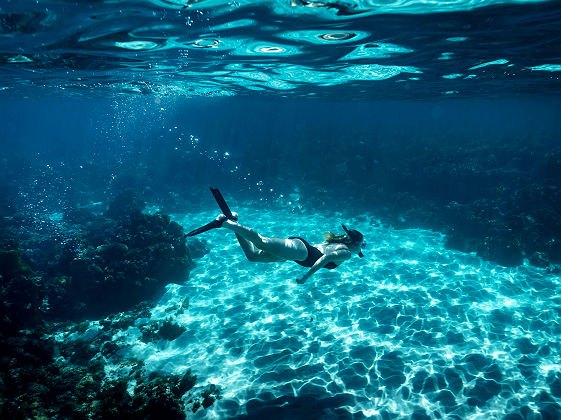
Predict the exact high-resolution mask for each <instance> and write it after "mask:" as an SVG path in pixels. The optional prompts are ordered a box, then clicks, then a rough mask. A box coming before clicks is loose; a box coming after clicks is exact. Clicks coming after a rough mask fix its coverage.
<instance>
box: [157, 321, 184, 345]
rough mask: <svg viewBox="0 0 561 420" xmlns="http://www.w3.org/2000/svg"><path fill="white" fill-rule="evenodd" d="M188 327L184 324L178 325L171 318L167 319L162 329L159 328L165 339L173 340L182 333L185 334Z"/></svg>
mask: <svg viewBox="0 0 561 420" xmlns="http://www.w3.org/2000/svg"><path fill="white" fill-rule="evenodd" d="M186 330H187V328H185V327H184V326H182V325H178V324H176V323H174V322H172V321H170V320H167V321H165V322H164V323H163V324H162V326H161V327H160V329H159V330H158V335H159V336H160V337H161V338H163V339H164V340H168V341H173V340H175V339H176V338H177V337H179V336H180V335H181V334H183V333H184V332H185V331H186Z"/></svg>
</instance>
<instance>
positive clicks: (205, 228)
mask: <svg viewBox="0 0 561 420" xmlns="http://www.w3.org/2000/svg"><path fill="white" fill-rule="evenodd" d="M210 192H211V193H212V195H213V196H214V199H215V200H216V202H217V203H218V207H220V210H222V213H223V214H224V216H226V218H227V219H234V216H233V215H232V212H231V211H230V207H228V204H226V200H224V197H222V194H221V193H220V191H218V188H212V187H210ZM224 220H225V219H224ZM224 220H213V221H212V222H210V223H207V224H206V225H204V226H201V227H200V228H197V229H195V230H192V231H191V232H189V233H188V234H186V235H185V237H187V236H195V235H198V234H200V233H203V232H206V231H208V230H211V229H216V228H219V227H221V226H222V223H224Z"/></svg>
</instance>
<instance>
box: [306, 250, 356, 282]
mask: <svg viewBox="0 0 561 420" xmlns="http://www.w3.org/2000/svg"><path fill="white" fill-rule="evenodd" d="M351 256H352V254H351V251H349V250H348V249H345V250H343V249H342V250H338V251H335V252H330V253H328V254H325V255H323V256H322V257H321V258H320V259H318V260H317V261H316V262H315V263H314V265H313V266H312V267H311V268H310V269H309V270H308V272H307V273H306V274H304V275H303V276H302V277H301V278H299V279H296V282H297V283H298V284H304V283H305V282H306V280H308V279H309V278H310V277H312V276H313V275H314V273H315V272H316V271H318V270H319V269H320V268H323V267H325V266H326V265H327V264H329V263H330V262H335V261H345V260H348V259H349V258H351Z"/></svg>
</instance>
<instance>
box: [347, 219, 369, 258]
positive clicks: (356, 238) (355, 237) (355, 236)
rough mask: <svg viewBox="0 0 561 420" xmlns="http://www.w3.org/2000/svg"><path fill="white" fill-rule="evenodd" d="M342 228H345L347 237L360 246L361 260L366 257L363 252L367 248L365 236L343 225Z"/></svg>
mask: <svg viewBox="0 0 561 420" xmlns="http://www.w3.org/2000/svg"><path fill="white" fill-rule="evenodd" d="M341 226H343V230H344V231H345V233H346V234H347V236H348V237H349V238H350V239H351V241H353V242H352V243H353V244H356V245H360V248H361V249H360V250H359V251H358V256H359V258H362V257H364V254H363V253H362V250H363V249H364V248H366V241H365V240H364V236H363V234H362V233H360V232H359V231H358V230H354V229H347V226H345V225H341Z"/></svg>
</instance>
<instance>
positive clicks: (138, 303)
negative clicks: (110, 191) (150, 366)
mask: <svg viewBox="0 0 561 420" xmlns="http://www.w3.org/2000/svg"><path fill="white" fill-rule="evenodd" d="M143 209H144V202H143V201H142V200H140V199H139V198H138V197H137V196H136V195H135V194H133V193H130V192H125V193H122V194H119V195H118V196H117V197H116V198H115V199H114V200H112V201H111V202H110V203H109V205H108V210H107V211H106V212H105V213H104V214H103V213H97V214H96V213H94V212H93V211H91V210H88V209H84V208H78V207H73V208H71V209H70V210H68V211H67V212H66V213H65V214H64V216H63V221H62V223H63V229H60V228H57V226H56V223H53V222H49V221H48V220H47V221H45V220H43V221H42V223H41V229H40V230H39V231H38V230H36V229H35V227H36V225H37V223H36V220H35V218H34V216H32V215H28V214H24V213H19V214H18V213H15V210H13V209H10V208H9V207H8V206H5V210H6V212H7V215H6V216H5V217H3V218H2V220H1V221H0V224H1V225H2V226H1V227H2V229H0V232H1V233H0V281H1V284H0V299H1V304H0V354H1V355H2V356H1V357H0V372H1V373H0V418H11V419H27V418H52V417H60V418H77V419H80V418H83V419H87V418H103V419H111V418H115V419H117V418H119V419H150V418H152V419H157V418H168V419H183V418H185V410H186V406H185V401H184V399H183V396H184V395H185V394H186V393H187V392H189V391H190V390H191V389H192V388H193V387H194V386H195V384H196V381H197V377H196V376H195V375H194V374H193V373H192V372H191V370H188V371H187V372H186V373H185V374H184V375H182V376H178V375H167V376H164V375H160V376H149V375H147V373H146V372H144V370H143V363H142V362H141V361H137V360H121V359H120V358H121V356H120V353H119V350H120V349H121V348H122V347H123V346H124V343H121V342H119V341H118V340H117V341H115V340H114V338H113V337H115V336H116V335H118V332H119V331H120V330H124V329H127V328H130V327H132V326H134V324H135V322H136V320H138V319H140V318H145V319H148V318H149V315H150V307H149V302H151V301H153V300H154V299H157V298H158V296H159V295H160V293H161V292H162V291H163V288H164V286H165V285H166V284H168V283H170V282H184V281H186V280H187V278H188V274H189V271H190V269H191V267H192V266H193V261H192V259H191V256H190V250H189V248H188V247H187V245H186V244H185V240H184V232H183V229H182V227H181V226H179V225H178V224H177V223H175V222H173V221H171V220H170V217H169V216H167V215H165V214H161V213H156V214H145V213H143ZM8 210H11V211H8ZM194 248H195V254H196V255H201V254H203V253H204V252H205V251H204V250H205V245H204V243H202V242H200V241H197V242H194ZM206 252H208V250H207V251H206ZM188 306H189V300H188V298H186V299H185V301H184V302H183V303H182V304H181V305H179V307H178V308H177V313H178V314H179V313H183V312H184V311H185V310H187V309H188ZM119 311H126V312H119ZM99 317H105V318H102V319H101V320H100V321H99V322H97V321H95V322H90V321H85V319H94V318H99ZM82 320H84V321H82ZM69 321H70V322H69ZM72 321H74V323H73V322H72ZM144 328H147V329H149V330H150V331H152V332H153V334H154V336H155V337H157V338H159V339H164V340H174V339H175V338H177V337H178V336H179V335H180V334H181V333H182V332H183V331H185V327H183V326H180V325H177V324H176V323H174V322H173V321H172V319H168V320H166V321H164V322H163V323H160V324H154V325H148V326H145V327H144ZM61 331H66V332H64V333H61ZM55 333H56V336H60V334H63V336H64V337H65V338H63V339H60V338H59V339H55ZM108 361H112V362H113V363H120V364H122V365H126V366H129V368H128V371H129V373H128V374H126V375H124V376H121V377H120V378H119V379H118V380H113V379H108V378H107V377H106V372H105V369H104V367H105V364H106V363H107V362H108ZM205 392H206V393H205ZM203 394H204V395H203ZM189 398H190V399H191V400H196V401H199V400H200V401H203V402H202V406H203V407H204V408H207V407H209V406H210V405H211V404H212V403H213V402H214V400H215V399H216V398H218V393H217V391H216V390H214V389H213V390H211V391H204V390H202V391H197V393H195V394H194V395H190V396H189ZM190 409H191V410H192V408H190Z"/></svg>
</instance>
